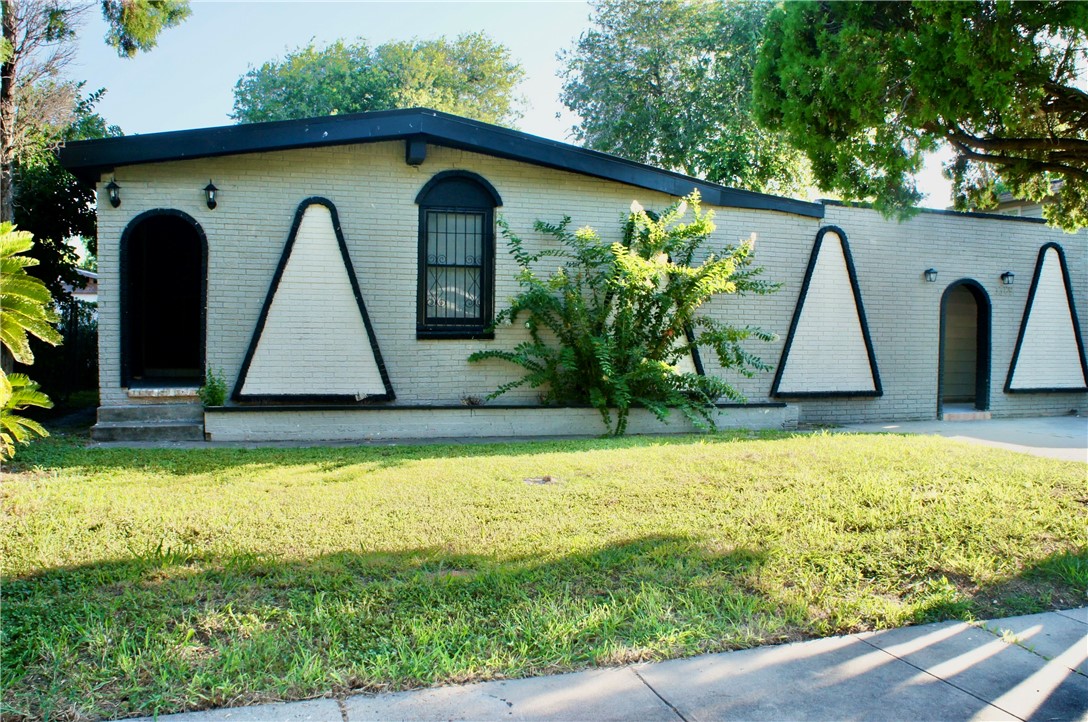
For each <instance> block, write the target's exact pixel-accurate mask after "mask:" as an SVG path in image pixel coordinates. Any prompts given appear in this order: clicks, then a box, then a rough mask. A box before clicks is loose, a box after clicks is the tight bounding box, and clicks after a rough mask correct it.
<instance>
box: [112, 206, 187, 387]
mask: <svg viewBox="0 0 1088 722" xmlns="http://www.w3.org/2000/svg"><path fill="white" fill-rule="evenodd" d="M206 249H207V245H206V243H205V240H204V237H203V233H202V232H201V230H200V228H199V226H197V225H196V223H195V222H193V221H192V220H191V219H189V218H188V217H187V216H184V215H181V214H178V213H176V212H172V213H164V212H158V213H155V212H152V213H151V214H148V215H146V216H142V217H140V218H137V219H136V220H135V221H133V223H132V225H130V226H129V228H128V230H127V231H126V233H125V238H124V239H123V241H122V267H121V274H122V287H123V303H124V307H123V309H122V323H123V328H122V333H123V343H122V345H123V350H122V376H123V377H124V378H123V379H122V383H123V384H124V385H126V386H145V387H146V386H192V385H200V384H201V383H202V382H203V379H204V332H205V331H204V317H205V316H204V307H205V303H204V299H205V288H206V265H207V252H206Z"/></svg>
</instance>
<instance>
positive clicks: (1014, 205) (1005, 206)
mask: <svg viewBox="0 0 1088 722" xmlns="http://www.w3.org/2000/svg"><path fill="white" fill-rule="evenodd" d="M1061 187H1062V181H1061V180H1055V181H1051V183H1050V193H1051V195H1049V196H1047V197H1046V199H1044V200H1042V201H1032V200H1028V199H1026V198H1017V197H1016V196H1014V195H1013V194H1012V193H999V194H998V196H997V206H995V207H994V208H993V209H992V210H990V211H987V212H989V213H996V214H998V215H1002V216H1020V217H1021V218H1042V217H1043V206H1044V205H1046V204H1047V203H1051V202H1052V201H1053V196H1054V194H1056V193H1057V192H1058V191H1059V190H1060V189H1061Z"/></svg>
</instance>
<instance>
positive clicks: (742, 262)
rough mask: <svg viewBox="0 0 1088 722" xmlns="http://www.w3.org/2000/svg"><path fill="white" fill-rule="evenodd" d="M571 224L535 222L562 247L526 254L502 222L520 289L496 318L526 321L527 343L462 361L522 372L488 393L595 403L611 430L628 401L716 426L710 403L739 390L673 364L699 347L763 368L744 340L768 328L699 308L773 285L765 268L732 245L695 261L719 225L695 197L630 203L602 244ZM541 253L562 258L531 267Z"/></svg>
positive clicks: (621, 421) (622, 426) (745, 368)
mask: <svg viewBox="0 0 1088 722" xmlns="http://www.w3.org/2000/svg"><path fill="white" fill-rule="evenodd" d="M689 212H690V214H691V220H690V221H688V220H686V218H687V216H688V214H689ZM570 223H571V219H570V218H569V217H566V218H564V219H563V220H562V221H561V222H560V223H558V224H550V223H545V222H542V221H537V223H536V224H535V226H534V227H535V229H536V230H537V231H538V232H540V233H542V234H544V235H546V236H550V237H552V238H554V239H555V240H556V241H558V245H557V246H552V247H547V248H545V249H543V250H540V251H537V252H529V251H528V250H526V247H525V243H524V242H523V241H522V239H521V238H519V237H518V236H517V235H515V234H514V233H513V231H512V230H511V229H510V227H509V225H508V224H507V223H506V221H505V220H504V219H500V220H499V227H500V229H501V230H502V234H503V237H504V238H505V239H506V242H507V246H508V248H509V251H510V254H511V255H512V256H513V258H514V260H515V261H516V262H517V264H518V267H519V272H518V276H517V280H518V284H519V285H520V286H521V289H522V290H521V292H520V293H518V294H517V295H516V296H515V297H514V298H513V299H512V300H511V302H510V306H509V307H508V308H506V309H504V310H503V311H501V312H500V313H499V314H498V316H497V317H496V325H499V324H502V323H515V322H518V321H519V319H521V318H522V317H524V318H525V325H526V327H527V328H528V330H529V336H530V340H528V341H525V342H523V343H521V344H519V345H518V346H516V347H515V348H514V349H513V350H486V351H478V352H476V353H474V354H472V355H471V356H469V360H470V361H483V360H485V359H500V360H503V361H508V362H510V363H513V364H515V365H517V366H520V367H521V368H523V369H524V370H525V374H524V375H523V376H522V377H521V378H519V379H516V380H514V381H511V382H509V383H506V384H503V385H501V386H499V388H498V389H496V390H495V391H494V392H493V393H492V394H491V395H490V396H489V397H488V398H495V397H498V396H501V395H502V394H504V393H507V392H508V391H511V390H513V389H516V388H519V387H522V386H529V387H533V388H539V389H540V390H541V394H540V395H541V400H542V401H543V402H544V403H560V404H588V405H591V406H593V407H594V408H596V409H597V410H598V411H599V412H600V414H601V418H602V420H603V421H604V423H605V425H606V426H607V427H608V428H609V431H610V432H611V433H612V434H615V435H621V434H623V433H624V432H625V431H626V429H627V422H628V417H629V412H630V409H631V407H632V406H641V407H644V408H647V409H649V410H650V411H651V412H653V414H654V415H655V416H656V417H657V418H658V419H661V420H664V419H665V418H666V417H667V416H668V414H669V411H670V409H674V408H675V409H677V410H679V411H680V412H681V413H682V414H683V415H684V416H685V417H686V418H688V419H689V420H690V421H691V422H692V423H694V424H695V425H697V426H698V427H700V428H713V427H714V406H715V403H716V402H717V401H718V400H719V399H722V398H725V399H730V400H734V401H742V400H743V397H742V395H741V394H740V392H739V391H738V390H737V389H736V388H735V387H734V386H732V385H731V384H730V383H728V382H727V381H725V380H724V379H722V378H719V377H716V376H707V375H701V374H696V373H687V372H682V371H681V370H679V368H678V365H679V363H680V362H681V360H682V359H683V358H685V357H688V356H690V355H691V353H692V351H693V350H694V349H696V348H698V347H701V348H706V349H710V350H712V351H713V352H714V353H715V354H716V355H717V357H718V360H719V362H720V364H721V367H722V368H723V369H733V370H735V371H737V372H739V373H741V374H742V375H745V376H751V375H753V374H754V373H755V372H756V371H765V370H767V369H769V368H770V367H769V366H768V365H767V364H765V363H764V362H763V361H762V360H761V359H760V358H759V357H757V356H755V355H753V354H751V353H750V352H749V351H748V350H746V349H745V348H744V345H743V342H745V341H747V340H749V339H759V340H763V341H770V340H773V339H774V338H775V336H774V334H772V333H768V332H766V331H764V330H762V329H759V328H756V327H753V326H733V325H730V324H726V323H722V322H720V321H718V320H716V319H713V318H710V317H709V316H706V315H700V314H698V313H697V311H698V310H699V309H700V308H701V307H702V306H703V305H704V304H705V303H706V302H708V301H709V300H710V299H712V298H714V297H715V296H720V295H726V294H745V293H756V294H765V293H771V292H773V291H774V290H776V289H777V285H776V284H773V283H769V282H766V281H763V280H761V279H759V278H758V276H759V275H760V273H761V272H762V269H761V268H758V267H753V266H752V260H753V259H752V244H751V243H741V244H739V245H737V246H731V247H727V248H725V249H723V250H721V251H720V252H716V253H714V252H712V253H709V254H708V255H706V256H705V257H704V258H702V260H701V261H699V262H696V259H697V258H698V257H699V255H700V253H701V249H702V248H703V246H704V245H705V244H706V242H707V240H708V238H709V237H710V235H711V234H712V233H713V232H714V224H713V212H711V211H705V212H704V211H703V210H702V208H701V205H700V199H699V195H698V193H692V194H691V195H689V196H688V197H686V198H684V199H682V200H680V201H678V202H676V203H674V204H673V205H671V206H670V207H669V208H668V209H666V210H665V211H663V212H662V213H661V214H660V215H658V214H655V213H651V212H648V211H646V210H644V209H643V208H642V207H641V206H640V205H638V203H633V204H632V205H631V212H630V214H629V215H628V217H627V219H626V220H625V222H624V224H623V241H622V242H616V243H611V244H609V243H605V242H604V241H603V240H602V239H601V237H600V235H599V234H598V233H597V232H596V231H594V230H593V229H591V228H581V229H577V230H573V231H572V230H571V229H570ZM548 258H555V259H559V260H560V262H561V264H562V265H561V266H560V267H559V268H558V269H557V270H555V271H553V272H551V273H550V274H549V275H546V276H545V275H541V274H540V273H539V272H538V269H539V268H540V267H541V265H542V261H544V260H545V259H548ZM613 409H614V410H615V418H613V412H612V410H613Z"/></svg>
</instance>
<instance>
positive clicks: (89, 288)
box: [64, 268, 98, 303]
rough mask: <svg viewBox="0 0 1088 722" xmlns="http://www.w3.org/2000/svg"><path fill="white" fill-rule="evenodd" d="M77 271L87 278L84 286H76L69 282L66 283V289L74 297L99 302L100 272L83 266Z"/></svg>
mask: <svg viewBox="0 0 1088 722" xmlns="http://www.w3.org/2000/svg"><path fill="white" fill-rule="evenodd" d="M76 273H78V274H79V275H80V276H83V278H84V279H86V280H85V282H84V284H83V288H76V287H74V286H72V285H71V284H69V283H65V284H64V290H65V291H67V292H68V293H70V294H72V298H74V299H75V300H77V301H83V302H84V303H98V274H97V273H95V272H94V271H88V270H86V269H83V268H77V269H76Z"/></svg>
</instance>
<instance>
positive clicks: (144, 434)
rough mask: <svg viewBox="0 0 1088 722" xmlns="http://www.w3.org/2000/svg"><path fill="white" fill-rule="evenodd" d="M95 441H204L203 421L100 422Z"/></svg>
mask: <svg viewBox="0 0 1088 722" xmlns="http://www.w3.org/2000/svg"><path fill="white" fill-rule="evenodd" d="M91 438H92V439H94V440H95V441H203V440H204V422H203V421H176V420H165V421H99V422H98V423H97V424H95V425H94V426H92V427H91Z"/></svg>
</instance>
